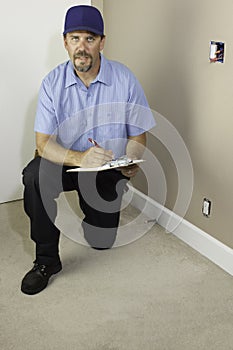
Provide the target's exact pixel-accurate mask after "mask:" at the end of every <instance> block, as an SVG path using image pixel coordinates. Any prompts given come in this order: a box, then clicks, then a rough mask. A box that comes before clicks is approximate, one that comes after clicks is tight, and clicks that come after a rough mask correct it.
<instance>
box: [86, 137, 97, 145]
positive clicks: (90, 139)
mask: <svg viewBox="0 0 233 350" xmlns="http://www.w3.org/2000/svg"><path fill="white" fill-rule="evenodd" d="M88 141H90V142H91V143H92V144H93V145H94V146H96V147H100V145H98V143H97V142H96V141H95V140H93V139H92V138H91V137H89V138H88Z"/></svg>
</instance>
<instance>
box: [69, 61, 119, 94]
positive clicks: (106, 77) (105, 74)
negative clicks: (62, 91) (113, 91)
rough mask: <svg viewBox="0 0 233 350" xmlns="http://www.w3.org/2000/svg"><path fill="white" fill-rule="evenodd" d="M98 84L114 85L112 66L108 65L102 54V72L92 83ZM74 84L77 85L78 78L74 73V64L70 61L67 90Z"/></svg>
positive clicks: (100, 71)
mask: <svg viewBox="0 0 233 350" xmlns="http://www.w3.org/2000/svg"><path fill="white" fill-rule="evenodd" d="M96 82H100V83H103V84H105V85H111V83H112V79H111V72H110V66H109V64H108V60H107V59H106V58H105V57H104V56H103V55H102V54H101V63H100V70H99V73H98V75H97V77H96V78H95V80H94V81H93V82H92V84H94V83H96ZM74 84H77V77H76V75H75V73H74V69H73V64H72V62H71V61H68V65H67V74H66V81H65V87H66V88H67V87H69V86H71V85H74Z"/></svg>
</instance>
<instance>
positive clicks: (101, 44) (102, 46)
mask: <svg viewBox="0 0 233 350" xmlns="http://www.w3.org/2000/svg"><path fill="white" fill-rule="evenodd" d="M104 44H105V36H103V37H102V38H101V42H100V51H102V50H103V49H104Z"/></svg>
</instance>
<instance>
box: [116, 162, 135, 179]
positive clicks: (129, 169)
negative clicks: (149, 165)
mask: <svg viewBox="0 0 233 350" xmlns="http://www.w3.org/2000/svg"><path fill="white" fill-rule="evenodd" d="M120 169H121V173H122V175H124V176H127V177H134V176H135V175H136V174H137V172H138V170H139V166H138V165H137V164H133V165H129V166H126V167H122V168H120Z"/></svg>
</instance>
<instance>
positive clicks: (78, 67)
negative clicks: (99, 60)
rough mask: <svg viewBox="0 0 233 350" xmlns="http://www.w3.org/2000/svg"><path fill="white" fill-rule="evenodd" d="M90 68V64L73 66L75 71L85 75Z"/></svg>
mask: <svg viewBox="0 0 233 350" xmlns="http://www.w3.org/2000/svg"><path fill="white" fill-rule="evenodd" d="M91 67H92V62H91V64H90V65H89V66H77V65H75V69H76V70H77V71H78V72H82V73H86V72H88V71H89V70H90V69H91Z"/></svg>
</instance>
